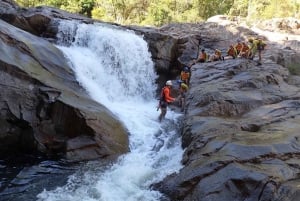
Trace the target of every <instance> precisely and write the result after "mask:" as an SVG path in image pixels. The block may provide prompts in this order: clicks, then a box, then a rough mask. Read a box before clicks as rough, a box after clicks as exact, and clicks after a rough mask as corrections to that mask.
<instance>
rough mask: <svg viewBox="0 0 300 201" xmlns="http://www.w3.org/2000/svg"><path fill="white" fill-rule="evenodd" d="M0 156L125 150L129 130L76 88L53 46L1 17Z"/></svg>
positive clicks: (85, 156)
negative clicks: (26, 153)
mask: <svg viewBox="0 0 300 201" xmlns="http://www.w3.org/2000/svg"><path fill="white" fill-rule="evenodd" d="M0 30H1V31H0V49H1V54H0V71H1V74H0V77H1V84H0V87H1V95H0V100H1V101H0V111H1V113H0V122H1V132H0V138H1V148H0V149H1V154H7V153H12V152H35V151H40V152H44V153H46V154H61V155H63V156H66V158H67V159H69V160H71V161H81V160H89V159H96V158H104V157H107V156H112V155H118V154H122V153H124V152H127V151H128V150H129V148H128V136H127V130H126V129H125V128H124V127H123V125H122V124H121V123H120V122H119V121H118V120H117V118H116V117H115V116H114V115H113V114H112V113H111V112H110V111H109V110H108V109H107V108H105V107H104V106H103V105H101V104H99V103H96V102H95V101H93V100H91V98H89V96H88V95H87V94H86V92H85V91H84V90H83V89H82V88H81V87H80V86H79V84H78V83H77V81H76V78H75V75H74V74H73V72H72V70H71V68H70V66H69V65H68V63H67V61H66V59H65V57H64V55H63V54H62V52H61V51H60V50H59V49H57V48H56V47H55V46H54V45H53V44H51V43H50V42H48V41H47V40H44V39H42V38H39V37H36V36H34V35H32V34H29V33H28V32H25V31H23V30H20V29H18V28H16V27H14V26H12V25H9V24H7V23H6V22H4V21H2V20H0Z"/></svg>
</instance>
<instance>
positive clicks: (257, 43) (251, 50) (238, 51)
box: [227, 38, 266, 65]
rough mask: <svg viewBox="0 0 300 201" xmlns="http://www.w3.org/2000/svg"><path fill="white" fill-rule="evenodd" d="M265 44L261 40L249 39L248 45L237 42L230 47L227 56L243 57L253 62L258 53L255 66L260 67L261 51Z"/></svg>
mask: <svg viewBox="0 0 300 201" xmlns="http://www.w3.org/2000/svg"><path fill="white" fill-rule="evenodd" d="M265 47H266V43H265V42H264V41H263V40H262V39H261V38H249V39H248V44H247V43H246V42H241V41H240V40H238V41H237V43H236V44H234V45H230V47H229V49H228V51H227V55H228V56H231V57H232V58H234V59H235V58H238V57H243V58H247V59H251V60H253V58H254V57H255V55H256V53H257V52H258V62H257V65H261V60H262V56H261V54H262V51H263V50H264V49H265Z"/></svg>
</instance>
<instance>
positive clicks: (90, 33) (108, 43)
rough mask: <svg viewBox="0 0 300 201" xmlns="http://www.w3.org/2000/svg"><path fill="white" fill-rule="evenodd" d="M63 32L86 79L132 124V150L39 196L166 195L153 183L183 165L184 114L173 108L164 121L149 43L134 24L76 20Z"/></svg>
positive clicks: (48, 199)
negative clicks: (181, 129) (120, 25)
mask: <svg viewBox="0 0 300 201" xmlns="http://www.w3.org/2000/svg"><path fill="white" fill-rule="evenodd" d="M58 38H59V41H60V44H59V45H58V48H60V49H61V50H62V51H63V52H64V54H65V56H66V58H68V59H69V62H70V66H71V67H72V68H73V70H74V72H75V74H76V78H77V80H78V82H79V83H80V85H81V86H82V87H83V88H84V89H85V90H86V91H87V92H88V94H89V95H90V96H91V97H92V98H93V99H94V100H96V101H98V102H100V103H101V104H103V105H105V106H106V107H107V108H108V109H110V110H111V111H112V112H113V113H114V114H115V115H116V116H117V117H118V118H119V119H120V121H122V122H123V123H124V125H125V126H126V128H127V129H128V131H129V133H130V134H129V143H130V145H129V146H130V152H129V153H127V154H124V155H122V156H121V157H119V158H118V160H117V162H116V163H114V164H111V165H110V166H107V167H105V168H99V167H97V165H95V164H94V163H89V164H87V165H86V166H85V168H84V170H81V171H79V172H78V173H76V174H74V175H72V176H71V177H70V178H69V181H68V183H67V184H66V185H65V186H62V187H57V188H56V189H55V190H46V189H45V190H44V191H43V192H41V193H40V194H39V195H38V196H37V198H38V200H39V201H92V200H93V201H96V200H97V201H156V200H160V199H161V196H162V195H161V194H160V193H159V192H158V191H154V190H152V189H151V188H150V185H151V184H153V183H155V182H158V181H160V180H162V179H163V178H164V177H165V176H167V175H168V174H171V173H173V172H176V171H178V170H179V169H180V168H181V167H182V166H181V164H180V161H181V157H182V152H183V150H182V149H181V139H180V136H179V134H178V133H179V132H178V129H179V128H178V124H179V123H178V121H179V119H180V118H179V117H180V116H181V115H180V114H178V113H175V112H173V111H171V110H170V111H168V113H167V116H166V118H167V120H166V121H165V122H163V123H159V122H158V115H159V112H158V111H157V110H156V106H157V103H158V101H157V100H156V99H155V90H156V87H157V86H156V85H155V79H156V78H157V75H156V73H155V71H154V67H153V62H152V60H151V55H150V53H149V51H148V46H147V43H146V42H145V41H144V40H143V38H142V37H141V36H138V35H136V34H134V33H133V32H132V31H129V30H123V29H120V28H118V27H114V26H111V25H103V24H93V25H90V24H78V23H75V22H70V21H68V22H62V23H61V26H60V31H59V34H58ZM93 164H94V165H93Z"/></svg>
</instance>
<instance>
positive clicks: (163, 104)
mask: <svg viewBox="0 0 300 201" xmlns="http://www.w3.org/2000/svg"><path fill="white" fill-rule="evenodd" d="M172 85H173V84H172V81H171V80H168V81H167V82H166V85H165V86H164V87H163V88H162V90H161V93H160V100H159V105H158V109H160V111H161V112H160V115H159V117H158V120H159V121H160V122H161V121H162V119H164V118H165V116H166V114H167V107H168V105H169V104H170V103H172V102H174V101H175V98H173V97H172V96H171V88H172Z"/></svg>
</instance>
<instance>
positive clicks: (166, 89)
mask: <svg viewBox="0 0 300 201" xmlns="http://www.w3.org/2000/svg"><path fill="white" fill-rule="evenodd" d="M162 93H163V97H164V100H165V101H166V102H168V103H170V102H173V101H174V100H175V98H173V97H171V95H170V87H168V86H165V87H164V88H163V90H162Z"/></svg>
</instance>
